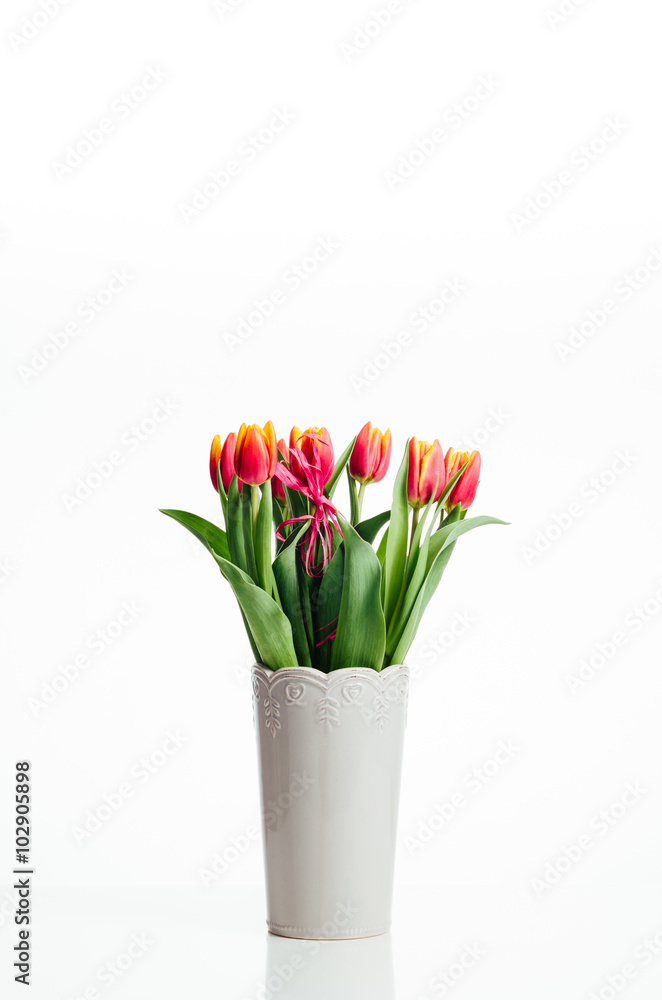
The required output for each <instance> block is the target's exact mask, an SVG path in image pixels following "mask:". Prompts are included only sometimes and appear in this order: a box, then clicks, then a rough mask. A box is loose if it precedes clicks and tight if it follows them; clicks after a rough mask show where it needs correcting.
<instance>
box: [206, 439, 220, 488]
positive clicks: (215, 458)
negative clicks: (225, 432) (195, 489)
mask: <svg viewBox="0 0 662 1000" xmlns="http://www.w3.org/2000/svg"><path fill="white" fill-rule="evenodd" d="M220 460H221V435H220V434H216V435H215V436H214V440H213V441H212V443H211V449H210V451H209V475H210V476H211V481H212V486H213V487H214V489H215V490H216V492H217V493H218V479H217V476H216V472H217V469H218V463H219V462H220Z"/></svg>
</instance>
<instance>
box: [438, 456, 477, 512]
mask: <svg viewBox="0 0 662 1000" xmlns="http://www.w3.org/2000/svg"><path fill="white" fill-rule="evenodd" d="M467 461H468V462H469V464H468V465H467V467H466V469H465V470H464V472H463V473H462V475H461V476H460V478H459V479H458V481H457V482H456V484H455V486H454V487H453V489H452V490H451V491H450V493H449V495H448V496H447V497H446V502H445V504H444V506H445V507H446V510H447V511H449V512H450V511H452V510H453V509H454V508H455V507H457V506H458V504H459V506H460V508H461V510H467V509H468V508H469V507H471V505H472V503H473V502H474V500H475V498H476V490H477V489H478V480H479V479H480V452H479V451H472V452H468V451H453V449H452V448H449V449H448V451H447V452H446V458H445V460H444V464H445V466H446V482H449V481H450V480H451V479H452V478H453V476H454V475H455V474H456V472H458V471H459V470H460V469H461V468H462V466H463V465H464V463H465V462H467Z"/></svg>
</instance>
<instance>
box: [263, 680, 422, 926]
mask: <svg viewBox="0 0 662 1000" xmlns="http://www.w3.org/2000/svg"><path fill="white" fill-rule="evenodd" d="M252 682H253V709H254V720H255V731H256V736H257V747H258V763H259V772H260V790H261V806H262V833H263V844H264V861H265V873H266V886H267V925H268V927H269V930H270V931H272V932H273V933H274V934H280V935H282V936H284V937H295V938H314V939H346V938H357V937H368V936H372V935H374V934H384V933H385V932H386V931H387V930H388V929H389V927H390V925H391V898H392V894H393V867H394V861H395V838H396V830H397V819H398V801H399V796H400V772H401V764H402V746H403V740H404V730H405V723H406V714H407V694H408V690H409V669H408V668H407V667H406V666H391V667H387V668H386V670H383V671H381V673H379V672H377V671H376V670H369V669H364V668H358V667H357V668H353V667H347V668H344V669H342V670H334V671H332V672H331V673H330V674H325V673H322V672H321V671H319V670H315V669H312V668H311V667H289V668H287V669H282V670H278V671H272V670H269V669H267V668H266V667H262V666H259V665H257V664H256V665H255V666H254V667H253V669H252Z"/></svg>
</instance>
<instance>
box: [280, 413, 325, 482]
mask: <svg viewBox="0 0 662 1000" xmlns="http://www.w3.org/2000/svg"><path fill="white" fill-rule="evenodd" d="M290 448H299V449H300V450H301V451H302V452H303V453H304V455H305V456H306V459H307V460H308V462H310V464H311V465H314V466H315V467H319V469H320V471H321V473H322V478H323V482H324V483H328V481H329V479H330V478H331V476H332V474H333V466H334V462H335V457H334V454H333V444H332V443H331V435H330V434H329V432H328V431H327V429H326V427H308V429H307V430H305V431H303V432H302V431H300V430H299V428H298V427H293V428H292V430H291V431H290Z"/></svg>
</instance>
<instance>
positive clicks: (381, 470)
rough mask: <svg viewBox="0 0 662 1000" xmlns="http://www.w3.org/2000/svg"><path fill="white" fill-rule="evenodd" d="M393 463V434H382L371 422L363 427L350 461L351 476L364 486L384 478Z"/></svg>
mask: <svg viewBox="0 0 662 1000" xmlns="http://www.w3.org/2000/svg"><path fill="white" fill-rule="evenodd" d="M390 461H391V432H390V431H386V434H382V432H381V431H380V429H379V427H373V426H372V424H371V423H370V421H368V423H367V424H366V425H365V427H362V428H361V430H360V431H359V433H358V435H357V437H356V444H355V445H354V448H353V450H352V454H351V456H350V459H349V474H350V476H351V477H352V479H356V481H357V482H358V483H361V485H362V486H367V485H368V483H378V482H379V481H380V480H381V479H383V478H384V476H385V475H386V472H387V470H388V464H389V462H390Z"/></svg>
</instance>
